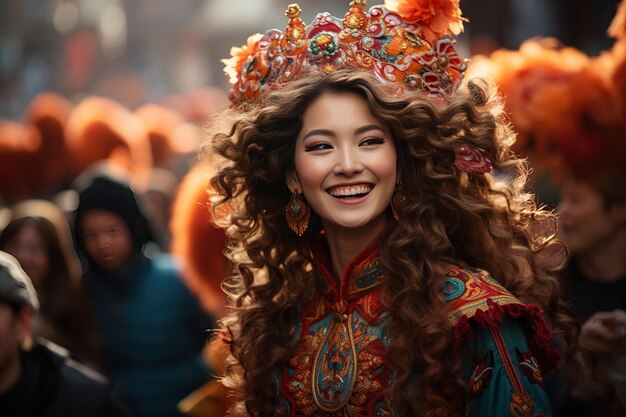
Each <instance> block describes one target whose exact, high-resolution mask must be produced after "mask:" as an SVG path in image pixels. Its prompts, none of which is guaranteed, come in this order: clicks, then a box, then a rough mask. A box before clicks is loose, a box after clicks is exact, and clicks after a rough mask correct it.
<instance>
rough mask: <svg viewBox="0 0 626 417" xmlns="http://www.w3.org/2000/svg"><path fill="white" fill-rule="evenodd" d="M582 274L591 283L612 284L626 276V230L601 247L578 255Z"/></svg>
mask: <svg viewBox="0 0 626 417" xmlns="http://www.w3.org/2000/svg"><path fill="white" fill-rule="evenodd" d="M575 259H576V263H577V265H578V268H579V269H580V272H581V273H582V274H583V276H585V277H586V278H587V279H589V280H590V281H594V282H604V283H611V282H615V281H617V280H619V279H620V278H622V277H623V276H624V275H626V228H623V229H622V230H621V231H620V232H618V233H615V235H614V237H613V238H611V239H610V240H607V241H606V242H603V243H602V244H601V245H596V246H595V247H594V248H592V249H590V250H588V251H586V252H584V253H580V254H577V255H576V256H575Z"/></svg>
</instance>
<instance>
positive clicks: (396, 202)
mask: <svg viewBox="0 0 626 417" xmlns="http://www.w3.org/2000/svg"><path fill="white" fill-rule="evenodd" d="M404 200H405V198H404V196H403V195H402V184H401V183H398V185H397V186H396V189H395V190H394V191H393V195H392V196H391V204H390V206H391V214H393V218H394V219H396V221H398V219H399V218H400V216H398V207H400V205H401V204H402V203H404Z"/></svg>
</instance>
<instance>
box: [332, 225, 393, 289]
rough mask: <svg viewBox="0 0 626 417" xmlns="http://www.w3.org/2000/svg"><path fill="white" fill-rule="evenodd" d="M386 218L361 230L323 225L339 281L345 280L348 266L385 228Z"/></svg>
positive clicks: (334, 270) (360, 228)
mask: <svg viewBox="0 0 626 417" xmlns="http://www.w3.org/2000/svg"><path fill="white" fill-rule="evenodd" d="M385 224H386V219H385V217H384V216H381V218H380V219H379V220H377V221H375V222H372V223H370V224H368V225H366V226H364V227H359V228H344V227H338V226H336V225H327V224H325V225H323V226H324V231H325V232H326V240H327V241H328V247H329V249H330V258H331V260H332V266H333V272H334V273H335V276H336V277H337V278H338V279H339V280H342V279H343V272H344V270H345V269H346V266H347V265H348V264H349V263H350V261H352V260H353V259H354V258H355V257H356V256H357V255H358V254H359V253H361V252H362V251H363V249H365V248H366V247H368V246H369V245H370V244H371V243H372V241H373V240H374V239H375V238H376V237H377V236H378V235H380V233H381V232H382V231H383V229H384V228H385Z"/></svg>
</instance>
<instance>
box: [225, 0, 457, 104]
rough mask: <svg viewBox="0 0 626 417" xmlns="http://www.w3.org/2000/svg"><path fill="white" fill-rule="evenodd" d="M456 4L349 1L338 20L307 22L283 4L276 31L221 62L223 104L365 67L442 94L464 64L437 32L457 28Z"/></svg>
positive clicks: (446, 0) (396, 82)
mask: <svg viewBox="0 0 626 417" xmlns="http://www.w3.org/2000/svg"><path fill="white" fill-rule="evenodd" d="M458 2H459V0H393V1H392V0H387V3H386V6H373V7H372V8H370V10H369V11H366V10H365V8H366V6H367V2H366V0H353V1H352V2H351V3H350V8H349V10H348V11H347V13H346V14H345V16H344V18H343V19H339V18H337V17H334V16H332V15H330V14H329V13H327V12H324V13H320V14H318V15H317V17H316V18H315V19H314V21H313V22H312V23H311V25H309V26H305V24H304V22H303V21H302V20H301V19H300V15H301V13H302V10H301V8H300V6H299V5H297V4H291V5H289V7H288V8H287V11H286V12H285V15H286V16H287V18H288V19H289V20H288V23H287V26H286V28H285V30H284V32H281V31H280V30H277V29H272V30H269V31H267V32H266V33H265V34H264V35H260V34H256V35H252V36H251V37H250V38H248V43H247V45H244V46H242V47H241V48H233V49H232V50H231V55H232V58H230V59H227V60H224V61H223V62H224V63H225V64H226V68H225V71H226V72H227V73H228V74H229V75H230V78H231V83H232V84H233V86H232V89H231V93H230V96H231V101H232V102H233V103H234V104H236V103H240V102H243V101H253V100H255V99H256V98H258V97H259V95H260V94H262V93H263V92H264V91H267V90H269V89H272V88H275V87H277V86H280V85H284V84H286V83H288V82H290V81H293V80H295V79H297V78H300V77H301V76H303V75H306V74H307V73H311V72H315V71H320V70H321V71H334V70H336V69H339V68H354V69H359V70H363V71H368V72H371V73H373V74H374V75H375V76H376V77H377V78H378V79H379V80H380V82H382V83H383V84H386V85H389V86H390V87H392V88H395V89H398V90H407V89H408V90H415V91H419V92H421V93H423V94H425V95H428V96H432V97H437V98H445V97H446V96H447V95H449V94H451V93H452V92H453V91H454V90H455V89H456V88H457V86H458V85H459V83H460V81H461V78H462V75H463V72H464V71H465V68H466V61H465V60H464V59H462V58H460V57H459V56H458V54H457V53H456V51H455V49H454V47H453V42H454V41H453V40H452V39H450V38H447V37H442V36H443V35H453V34H458V33H460V31H462V29H463V24H462V21H463V20H464V19H463V18H462V17H461V12H460V10H459V8H458ZM429 3H432V4H429ZM392 6H393V8H392Z"/></svg>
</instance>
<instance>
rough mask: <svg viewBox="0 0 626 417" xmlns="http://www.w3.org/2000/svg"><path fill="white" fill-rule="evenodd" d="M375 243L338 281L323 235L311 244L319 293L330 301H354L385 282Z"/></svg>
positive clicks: (358, 257)
mask: <svg viewBox="0 0 626 417" xmlns="http://www.w3.org/2000/svg"><path fill="white" fill-rule="evenodd" d="M378 241H379V239H375V240H374V242H372V244H370V245H369V246H367V247H366V248H365V249H363V250H362V251H361V252H360V253H359V254H358V255H357V256H356V257H355V258H354V259H353V260H352V261H350V263H348V265H346V267H345V269H344V271H343V277H342V279H341V281H338V280H337V278H336V277H335V275H334V273H333V267H332V261H331V257H330V249H329V247H328V242H327V240H326V236H325V235H324V234H320V235H319V236H318V237H317V238H316V239H315V240H314V242H313V245H312V247H311V254H312V255H313V265H314V268H315V271H316V276H317V281H318V285H319V286H320V289H321V290H322V293H323V294H324V295H325V296H327V297H329V298H331V299H333V300H339V299H347V300H350V299H355V298H358V297H361V296H362V295H363V294H365V293H368V292H370V291H372V290H373V289H374V288H376V287H378V286H380V285H381V284H382V283H383V282H385V276H384V274H383V266H382V264H381V262H380V258H379V255H378Z"/></svg>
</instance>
